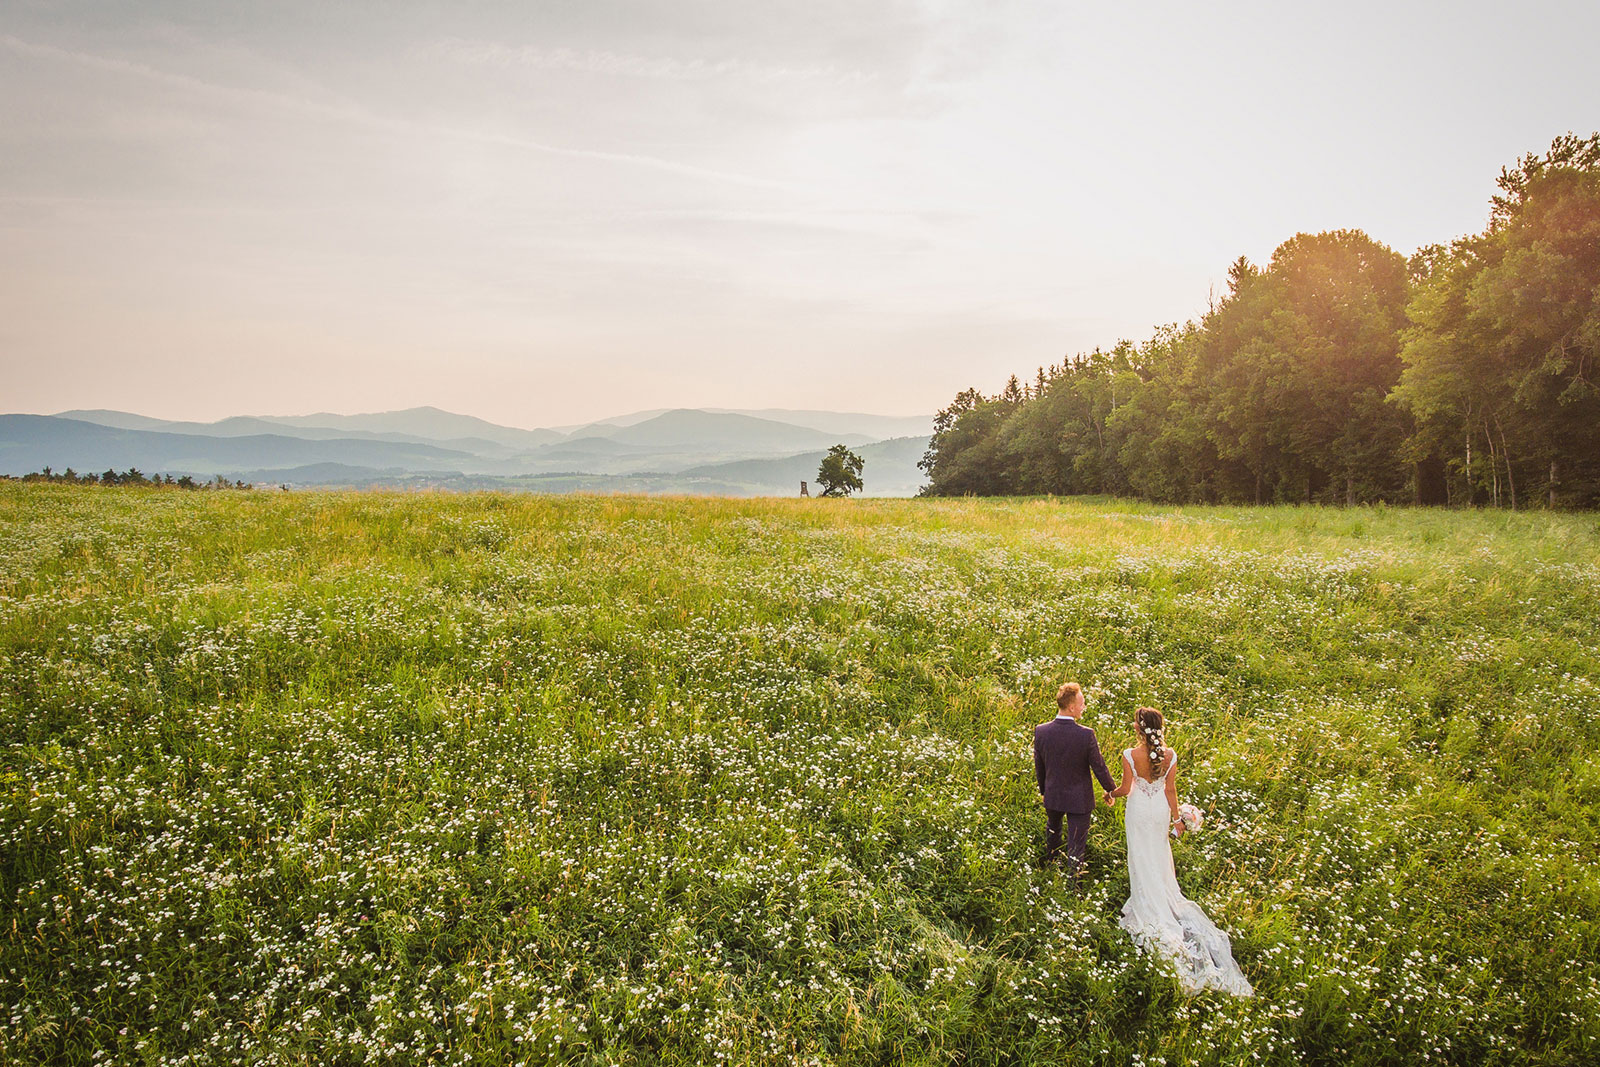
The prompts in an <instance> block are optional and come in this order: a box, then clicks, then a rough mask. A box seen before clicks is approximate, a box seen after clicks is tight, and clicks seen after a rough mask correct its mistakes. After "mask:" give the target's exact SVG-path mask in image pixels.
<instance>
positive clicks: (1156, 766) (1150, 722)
mask: <svg viewBox="0 0 1600 1067" xmlns="http://www.w3.org/2000/svg"><path fill="white" fill-rule="evenodd" d="M1134 721H1135V723H1136V724H1137V725H1138V727H1139V736H1140V737H1141V738H1142V739H1143V740H1144V750H1145V752H1147V753H1149V755H1150V773H1151V775H1152V776H1153V777H1154V778H1160V777H1161V764H1162V763H1164V762H1165V761H1166V757H1167V747H1166V746H1167V743H1166V739H1165V738H1164V736H1163V730H1164V728H1165V726H1166V720H1165V719H1163V718H1162V717H1161V713H1160V712H1159V711H1157V710H1156V709H1155V708H1140V709H1139V710H1138V712H1137V713H1135V716H1134Z"/></svg>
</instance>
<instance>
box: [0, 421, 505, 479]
mask: <svg viewBox="0 0 1600 1067" xmlns="http://www.w3.org/2000/svg"><path fill="white" fill-rule="evenodd" d="M315 463H337V464H348V465H353V466H369V467H399V468H404V469H409V470H430V469H431V470H472V469H474V468H475V467H477V466H480V465H481V463H480V461H479V460H478V459H477V458H476V457H474V456H473V455H471V454H470V453H467V452H462V451H459V450H457V449H449V448H444V447H441V446H439V445H432V444H407V443H395V442H388V441H371V440H360V439H352V438H332V439H326V440H307V439H304V438H299V437H287V436H283V435H279V434H250V435H245V436H238V437H218V436H212V435H208V434H180V433H162V432H157V431H153V430H124V429H117V428H115V427H111V426H102V425H98V424H95V423H89V422H80V421H78V420H76V419H63V418H56V417H51V416H44V415H0V474H12V475H18V474H26V473H28V472H29V471H36V470H41V469H42V468H44V467H46V466H53V467H54V468H55V469H56V470H62V469H65V468H67V467H74V468H76V469H77V470H79V471H80V472H98V471H101V470H105V469H107V468H113V467H114V468H116V469H119V470H121V469H126V468H128V467H138V468H140V469H141V470H144V471H145V472H147V473H155V472H158V471H159V472H170V473H174V474H199V475H205V476H210V475H212V474H216V473H224V474H232V473H233V472H235V471H240V470H244V469H250V468H265V467H288V466H298V465H302V464H315Z"/></svg>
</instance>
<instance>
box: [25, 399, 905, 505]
mask: <svg viewBox="0 0 1600 1067" xmlns="http://www.w3.org/2000/svg"><path fill="white" fill-rule="evenodd" d="M780 415H781V416H783V417H782V418H777V417H774V416H780ZM931 428H932V418H931V417H900V416H885V415H868V414H855V413H850V412H833V411H801V410H789V409H783V410H778V409H769V410H765V411H749V410H738V411H736V410H728V409H715V410H713V409H668V410H661V411H646V412H635V413H632V414H629V415H619V416H615V417H612V418H608V419H602V420H598V421H595V422H590V423H585V424H581V425H574V426H566V427H557V428H549V429H531V430H530V429H520V428H516V427H510V426H501V425H498V424H495V423H491V422H487V421H485V420H483V419H478V418H474V417H472V416H470V415H459V414H456V413H454V412H448V411H442V410H440V409H438V408H432V407H421V408H411V409H408V410H405V411H391V412H377V413H371V414H362V415H336V414H331V413H326V412H324V413H319V414H315V415H302V416H234V417H231V418H226V419H220V420H218V421H216V422H209V423H201V422H177V421H171V420H165V419H156V418H151V417H149V416H145V415H137V414H133V413H130V412H124V411H108V410H73V411H63V412H60V413H58V414H56V415H22V414H17V415H0V474H10V475H20V474H24V473H28V472H30V471H37V470H42V469H43V468H44V467H46V466H49V467H52V468H54V469H55V470H57V471H61V470H64V469H66V468H68V467H71V468H74V469H76V470H79V471H85V472H91V471H103V470H106V469H116V470H125V469H127V468H129V467H137V468H139V469H140V470H142V471H144V472H145V473H147V474H155V473H164V474H171V475H173V476H174V477H177V476H181V475H184V474H188V475H191V476H195V477H200V478H205V479H209V478H211V477H213V476H215V475H219V474H220V475H222V476H224V477H226V478H228V479H230V480H232V479H235V478H239V479H243V480H246V481H251V482H256V483H261V482H267V483H276V484H283V485H287V486H321V485H344V486H396V487H407V486H430V487H446V488H450V487H455V488H492V487H497V486H499V487H506V488H526V489H535V490H543V491H568V490H572V489H581V490H586V491H602V492H603V491H627V492H689V493H711V494H717V495H766V494H774V493H776V494H783V495H788V494H792V493H797V492H798V491H799V482H800V481H803V480H804V481H811V480H814V479H815V477H816V471H817V466H818V464H819V463H820V462H821V458H822V456H823V454H824V453H825V452H826V450H827V448H828V447H830V446H832V445H835V444H844V445H848V446H850V447H851V448H852V449H853V450H854V451H856V452H857V454H859V455H861V456H862V458H863V459H864V460H865V461H866V467H865V470H864V472H863V480H864V481H865V482H866V493H867V494H868V495H875V496H905V495H910V494H911V493H914V492H916V490H917V489H918V488H919V487H920V486H921V485H922V482H923V477H922V472H921V471H920V470H919V469H918V468H917V466H916V460H917V459H918V458H920V457H921V455H922V453H923V452H924V451H925V450H926V448H927V440H928V434H929V433H930V432H931Z"/></svg>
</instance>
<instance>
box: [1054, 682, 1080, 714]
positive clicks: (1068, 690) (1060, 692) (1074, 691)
mask: <svg viewBox="0 0 1600 1067" xmlns="http://www.w3.org/2000/svg"><path fill="white" fill-rule="evenodd" d="M1081 696H1083V686H1081V685H1079V684H1078V683H1077V682H1062V683H1061V688H1060V689H1057V690H1056V707H1058V708H1064V707H1067V706H1068V705H1070V704H1071V703H1072V702H1073V701H1074V700H1076V699H1077V698H1078V697H1081Z"/></svg>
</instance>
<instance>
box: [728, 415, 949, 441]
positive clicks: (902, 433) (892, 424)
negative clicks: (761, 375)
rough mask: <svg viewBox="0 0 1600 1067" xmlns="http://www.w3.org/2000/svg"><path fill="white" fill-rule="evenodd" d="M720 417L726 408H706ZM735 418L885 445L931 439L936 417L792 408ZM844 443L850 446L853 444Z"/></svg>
mask: <svg viewBox="0 0 1600 1067" xmlns="http://www.w3.org/2000/svg"><path fill="white" fill-rule="evenodd" d="M705 410H706V411H710V412H713V413H720V412H722V411H724V410H733V409H723V408H706V409H705ZM733 414H735V415H751V416H754V417H755V418H758V419H770V420H772V421H773V422H787V423H789V424H791V425H793V426H805V427H807V428H809V429H812V430H820V431H822V432H823V433H826V434H835V435H837V434H853V435H856V436H858V437H863V438H865V439H866V440H869V441H883V440H887V439H888V438H892V437H927V436H929V435H930V434H932V433H933V416H932V415H866V414H861V413H858V412H852V411H805V410H792V409H790V408H763V409H760V410H754V411H751V410H733ZM841 442H842V443H845V444H848V443H849V442H847V441H843V439H842V438H841Z"/></svg>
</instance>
